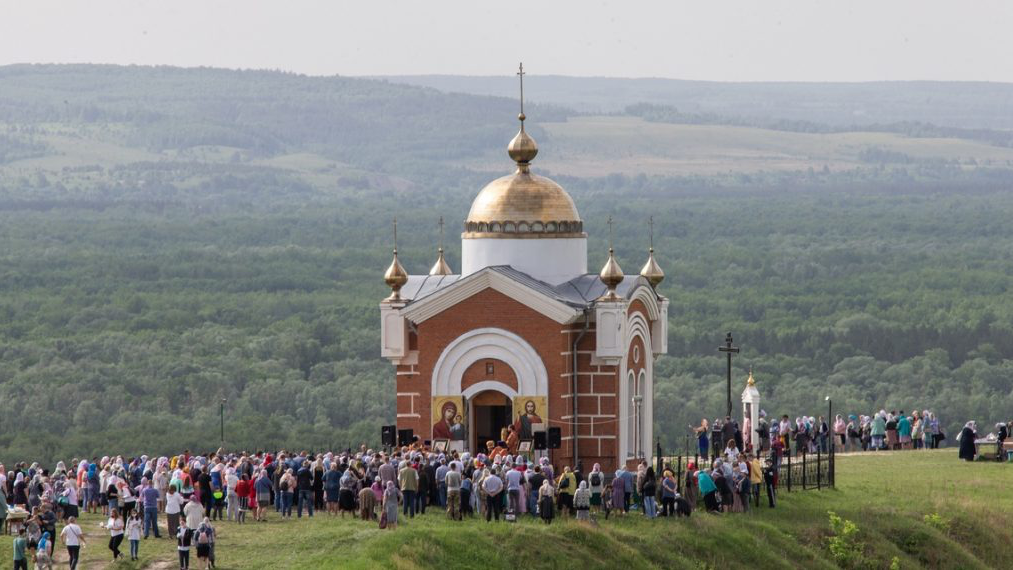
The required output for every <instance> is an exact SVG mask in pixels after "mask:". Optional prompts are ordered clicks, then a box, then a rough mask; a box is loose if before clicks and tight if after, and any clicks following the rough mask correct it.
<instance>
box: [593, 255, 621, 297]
mask: <svg viewBox="0 0 1013 570" xmlns="http://www.w3.org/2000/svg"><path fill="white" fill-rule="evenodd" d="M598 278H599V279H601V282H602V283H604V284H605V286H606V287H608V292H607V293H606V294H605V295H603V296H602V297H601V299H602V300H605V301H615V300H617V299H618V298H619V297H618V296H617V295H616V287H618V286H619V284H620V283H622V282H623V279H624V278H625V275H623V269H622V268H621V267H619V262H618V261H616V256H615V253H614V252H613V251H612V248H611V247H610V248H609V258H608V261H606V262H605V266H604V267H602V268H601V273H599V274H598Z"/></svg>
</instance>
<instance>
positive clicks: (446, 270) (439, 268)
mask: <svg viewBox="0 0 1013 570" xmlns="http://www.w3.org/2000/svg"><path fill="white" fill-rule="evenodd" d="M439 252H440V256H439V257H438V258H437V259H436V263H434V264H433V267H432V269H430V270H429V274H430V275H453V274H454V272H453V271H451V269H450V264H448V263H447V260H446V259H445V258H444V257H443V248H442V247H441V248H440V249H439Z"/></svg>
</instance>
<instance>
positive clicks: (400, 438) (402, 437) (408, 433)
mask: <svg viewBox="0 0 1013 570" xmlns="http://www.w3.org/2000/svg"><path fill="white" fill-rule="evenodd" d="M414 434H415V432H413V431H412V430H411V429H399V430H397V444H398V445H411V444H412V436H413V435H414Z"/></svg>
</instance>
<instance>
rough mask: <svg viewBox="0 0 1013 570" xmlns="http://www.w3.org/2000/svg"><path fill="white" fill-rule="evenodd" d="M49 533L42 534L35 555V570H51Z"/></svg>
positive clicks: (51, 559) (51, 546)
mask: <svg viewBox="0 0 1013 570" xmlns="http://www.w3.org/2000/svg"><path fill="white" fill-rule="evenodd" d="M51 536H52V535H50V534H49V531H46V532H44V533H42V538H40V539H39V547H38V551H37V552H36V553H35V570H53V540H52V538H50V537H51Z"/></svg>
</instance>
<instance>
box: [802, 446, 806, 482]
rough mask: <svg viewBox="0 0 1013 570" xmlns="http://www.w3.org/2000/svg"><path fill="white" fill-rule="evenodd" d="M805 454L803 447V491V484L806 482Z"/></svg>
mask: <svg viewBox="0 0 1013 570" xmlns="http://www.w3.org/2000/svg"><path fill="white" fill-rule="evenodd" d="M805 455H806V453H805V449H803V450H802V490H803V491H805V484H806V468H805V463H806V461H805V460H806V457H805Z"/></svg>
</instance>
